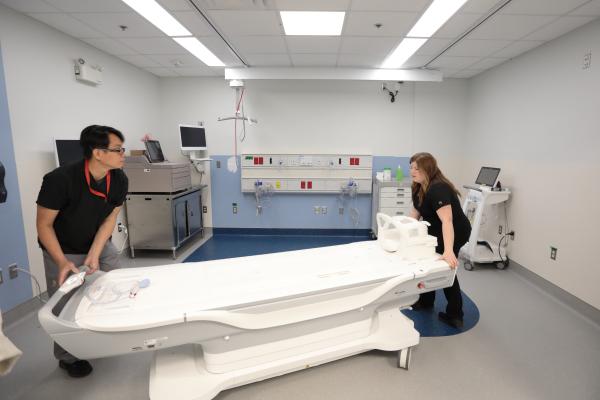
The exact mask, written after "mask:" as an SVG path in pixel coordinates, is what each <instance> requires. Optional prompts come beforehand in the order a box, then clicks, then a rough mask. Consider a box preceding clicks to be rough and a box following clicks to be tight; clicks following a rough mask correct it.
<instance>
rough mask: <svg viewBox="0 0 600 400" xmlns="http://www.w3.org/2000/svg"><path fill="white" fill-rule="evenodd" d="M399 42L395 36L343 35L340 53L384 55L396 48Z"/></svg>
mask: <svg viewBox="0 0 600 400" xmlns="http://www.w3.org/2000/svg"><path fill="white" fill-rule="evenodd" d="M399 42H400V40H399V39H398V38H395V37H358V36H349V37H343V38H342V47H340V53H346V54H379V55H383V56H386V55H388V54H389V53H390V52H391V51H392V50H393V49H394V48H396V46H397V45H398V43H399Z"/></svg>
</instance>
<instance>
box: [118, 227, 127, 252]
mask: <svg viewBox="0 0 600 400" xmlns="http://www.w3.org/2000/svg"><path fill="white" fill-rule="evenodd" d="M121 226H122V227H123V228H122V229H123V232H125V239H123V244H122V245H121V250H119V252H118V253H117V254H121V253H123V250H125V245H126V244H127V238H128V237H129V231H128V230H127V227H126V226H125V225H121Z"/></svg>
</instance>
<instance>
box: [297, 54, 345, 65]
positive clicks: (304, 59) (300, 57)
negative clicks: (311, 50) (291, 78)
mask: <svg viewBox="0 0 600 400" xmlns="http://www.w3.org/2000/svg"><path fill="white" fill-rule="evenodd" d="M290 57H291V58H292V64H293V65H294V66H296V67H334V66H335V63H336V62H337V55H336V54H291V55H290Z"/></svg>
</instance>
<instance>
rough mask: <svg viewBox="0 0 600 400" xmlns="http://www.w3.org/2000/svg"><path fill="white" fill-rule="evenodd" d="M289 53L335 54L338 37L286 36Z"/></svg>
mask: <svg viewBox="0 0 600 400" xmlns="http://www.w3.org/2000/svg"><path fill="white" fill-rule="evenodd" d="M285 41H286V42H287V46H288V49H289V51H290V53H337V52H338V50H339V48H340V41H341V38H340V37H339V36H286V37H285Z"/></svg>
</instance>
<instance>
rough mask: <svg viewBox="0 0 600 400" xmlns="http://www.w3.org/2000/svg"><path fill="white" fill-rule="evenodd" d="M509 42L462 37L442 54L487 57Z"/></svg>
mask: <svg viewBox="0 0 600 400" xmlns="http://www.w3.org/2000/svg"><path fill="white" fill-rule="evenodd" d="M510 43H511V41H509V40H476V39H463V40H461V41H460V42H458V43H456V44H455V45H454V46H452V47H451V48H450V49H448V51H446V52H445V53H444V55H448V56H461V57H466V56H472V57H487V56H489V55H490V54H492V53H495V52H497V51H498V50H501V49H503V48H505V47H506V46H508V45H509V44H510Z"/></svg>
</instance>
